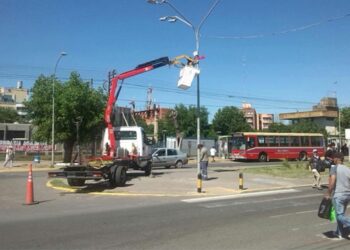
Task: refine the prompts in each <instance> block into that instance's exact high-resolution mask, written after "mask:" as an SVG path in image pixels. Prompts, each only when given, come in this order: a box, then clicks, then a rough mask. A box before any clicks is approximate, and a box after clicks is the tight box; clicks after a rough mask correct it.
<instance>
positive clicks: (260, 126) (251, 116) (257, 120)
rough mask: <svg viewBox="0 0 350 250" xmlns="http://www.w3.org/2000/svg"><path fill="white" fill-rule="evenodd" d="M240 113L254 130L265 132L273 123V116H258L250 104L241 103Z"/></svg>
mask: <svg viewBox="0 0 350 250" xmlns="http://www.w3.org/2000/svg"><path fill="white" fill-rule="evenodd" d="M241 111H242V112H243V115H244V118H245V119H246V121H247V123H248V124H249V126H250V127H251V128H252V129H254V130H265V129H268V128H269V126H270V125H271V124H272V123H273V121H274V116H273V114H258V113H257V112H256V110H255V109H254V108H253V107H252V105H251V104H250V103H243V104H242V108H241Z"/></svg>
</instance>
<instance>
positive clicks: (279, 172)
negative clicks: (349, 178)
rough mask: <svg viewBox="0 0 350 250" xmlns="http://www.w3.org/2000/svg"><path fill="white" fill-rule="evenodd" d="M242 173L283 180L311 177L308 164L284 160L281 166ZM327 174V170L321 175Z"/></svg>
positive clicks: (250, 169)
mask: <svg viewBox="0 0 350 250" xmlns="http://www.w3.org/2000/svg"><path fill="white" fill-rule="evenodd" d="M243 172H244V173H252V174H267V175H271V176H276V177H285V178H303V177H310V176H312V173H311V171H310V170H309V167H308V162H305V161H304V162H301V161H297V162H289V161H287V160H284V161H283V162H282V163H281V165H276V166H267V167H259V168H246V169H244V170H243ZM325 173H326V174H328V170H326V172H324V173H323V174H325Z"/></svg>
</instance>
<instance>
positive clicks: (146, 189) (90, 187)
mask: <svg viewBox="0 0 350 250" xmlns="http://www.w3.org/2000/svg"><path fill="white" fill-rule="evenodd" d="M153 180H154V179H153ZM153 180H152V179H149V180H148V179H147V180H146V181H143V180H137V182H131V183H126V185H125V186H123V187H111V185H110V184H109V182H108V181H100V182H88V183H86V184H85V185H84V186H79V187H72V186H70V185H69V184H68V183H67V181H66V180H65V179H60V178H57V179H50V180H48V181H47V183H46V186H47V187H48V188H52V189H55V190H58V191H62V192H70V193H76V194H91V195H105V196H130V197H208V196H220V195H232V194H239V193H241V192H242V190H238V189H233V188H232V189H230V188H226V187H221V186H219V185H215V186H205V187H202V190H201V192H197V190H196V186H195V185H194V183H193V182H189V181H188V182H187V183H186V181H181V182H175V183H171V184H168V186H167V187H164V185H163V183H157V184H155V183H154V182H153V184H154V185H152V181H153ZM150 183H151V185H150ZM175 184H177V185H175Z"/></svg>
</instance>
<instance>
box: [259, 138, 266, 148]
mask: <svg viewBox="0 0 350 250" xmlns="http://www.w3.org/2000/svg"><path fill="white" fill-rule="evenodd" d="M258 146H259V147H266V146H267V142H266V141H265V137H264V136H258Z"/></svg>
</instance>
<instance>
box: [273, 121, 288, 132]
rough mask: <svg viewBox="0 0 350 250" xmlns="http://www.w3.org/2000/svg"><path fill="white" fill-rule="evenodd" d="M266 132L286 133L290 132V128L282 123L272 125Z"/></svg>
mask: <svg viewBox="0 0 350 250" xmlns="http://www.w3.org/2000/svg"><path fill="white" fill-rule="evenodd" d="M267 131H268V132H276V133H277V132H279V133H288V132H291V126H288V125H285V124H283V123H272V124H271V125H270V126H269V129H268V130H267Z"/></svg>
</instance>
